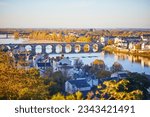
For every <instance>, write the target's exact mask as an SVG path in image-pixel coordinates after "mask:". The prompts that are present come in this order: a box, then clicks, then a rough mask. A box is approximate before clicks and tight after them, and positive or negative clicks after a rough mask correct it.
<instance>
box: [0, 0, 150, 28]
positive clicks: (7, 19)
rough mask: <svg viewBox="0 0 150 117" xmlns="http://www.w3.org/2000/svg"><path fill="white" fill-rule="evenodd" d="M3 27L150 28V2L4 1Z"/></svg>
mask: <svg viewBox="0 0 150 117" xmlns="http://www.w3.org/2000/svg"><path fill="white" fill-rule="evenodd" d="M0 28H150V0H0Z"/></svg>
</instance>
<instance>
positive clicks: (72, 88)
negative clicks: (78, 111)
mask: <svg viewBox="0 0 150 117" xmlns="http://www.w3.org/2000/svg"><path fill="white" fill-rule="evenodd" d="M89 90H91V86H90V85H89V84H88V83H87V81H86V79H78V80H68V81H66V83H65V92H67V93H71V94H72V93H75V92H76V91H89Z"/></svg>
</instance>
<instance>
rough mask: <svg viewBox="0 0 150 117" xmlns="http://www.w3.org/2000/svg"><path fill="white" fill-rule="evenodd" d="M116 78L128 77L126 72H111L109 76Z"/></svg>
mask: <svg viewBox="0 0 150 117" xmlns="http://www.w3.org/2000/svg"><path fill="white" fill-rule="evenodd" d="M114 77H116V78H118V80H119V79H125V78H127V77H128V72H115V73H113V74H111V78H114Z"/></svg>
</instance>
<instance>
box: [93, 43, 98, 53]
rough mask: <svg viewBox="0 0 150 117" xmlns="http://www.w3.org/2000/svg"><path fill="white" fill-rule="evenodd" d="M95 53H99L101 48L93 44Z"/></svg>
mask: <svg viewBox="0 0 150 117" xmlns="http://www.w3.org/2000/svg"><path fill="white" fill-rule="evenodd" d="M92 48H93V52H98V49H99V47H98V44H96V43H95V44H93V47H92Z"/></svg>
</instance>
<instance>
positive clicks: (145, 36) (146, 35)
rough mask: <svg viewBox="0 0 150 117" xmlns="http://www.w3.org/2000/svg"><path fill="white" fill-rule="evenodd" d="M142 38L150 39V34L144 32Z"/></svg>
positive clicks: (144, 39) (143, 39)
mask: <svg viewBox="0 0 150 117" xmlns="http://www.w3.org/2000/svg"><path fill="white" fill-rule="evenodd" d="M141 38H142V41H150V34H143V35H142V36H141Z"/></svg>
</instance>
